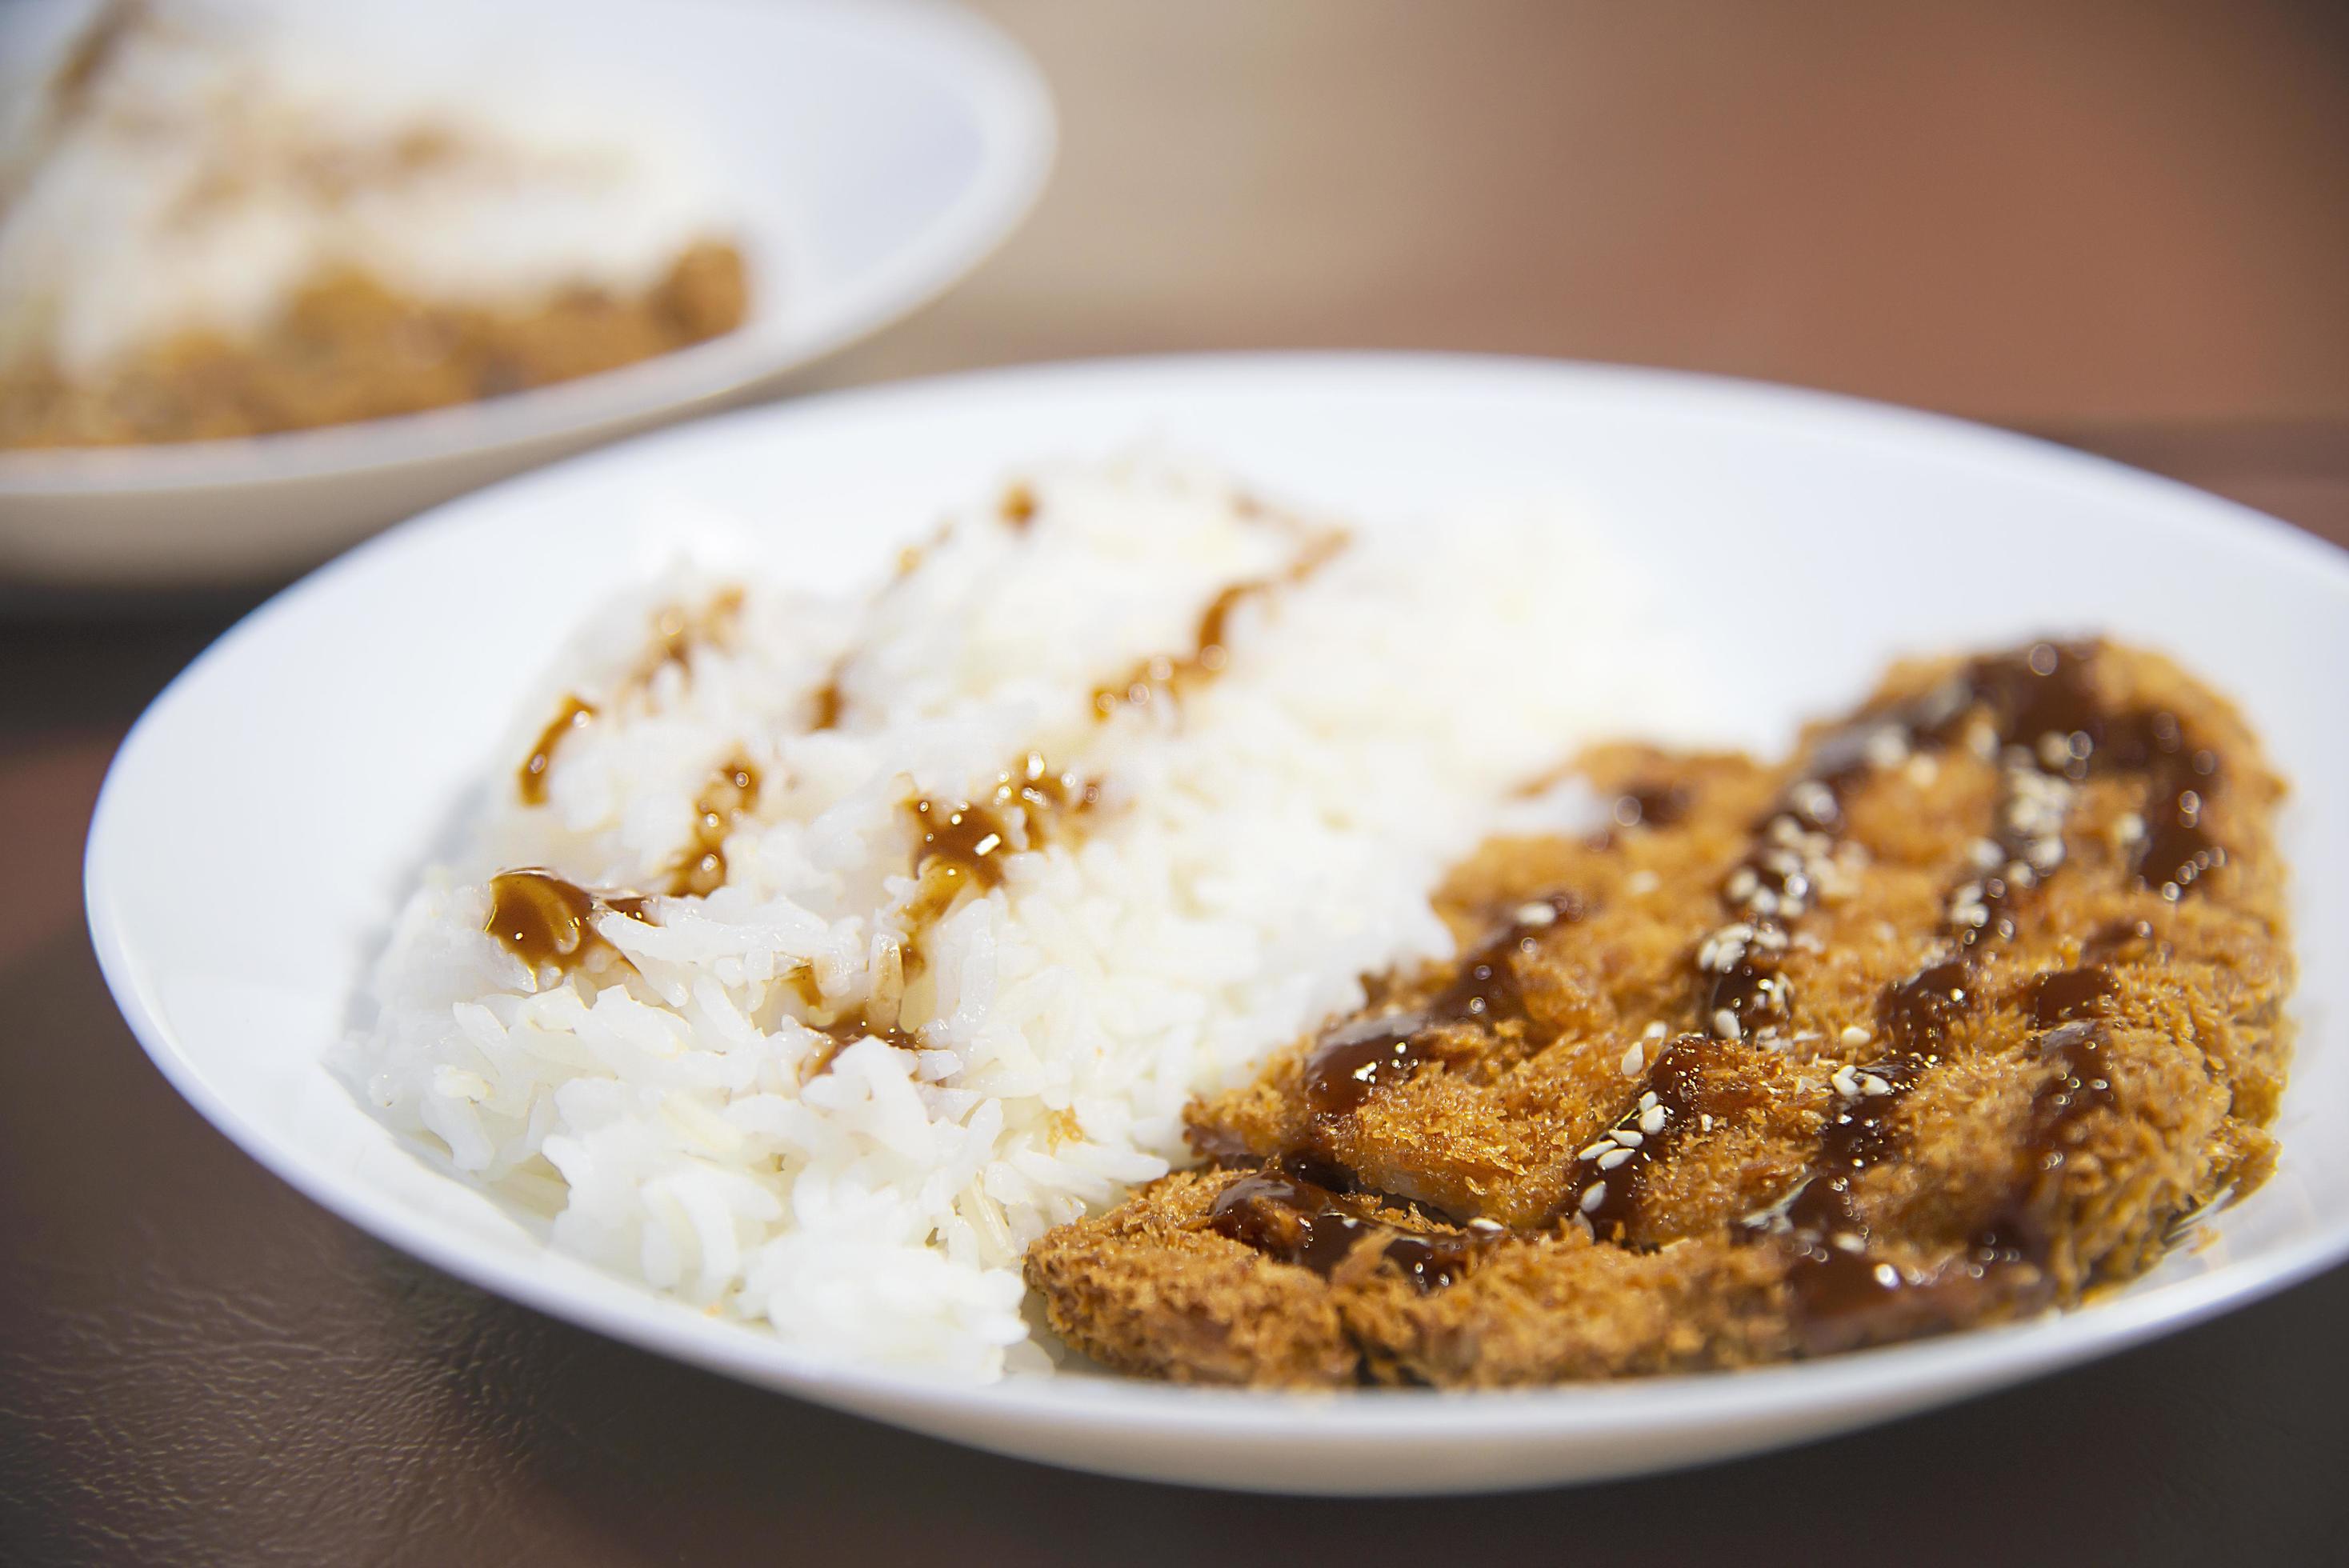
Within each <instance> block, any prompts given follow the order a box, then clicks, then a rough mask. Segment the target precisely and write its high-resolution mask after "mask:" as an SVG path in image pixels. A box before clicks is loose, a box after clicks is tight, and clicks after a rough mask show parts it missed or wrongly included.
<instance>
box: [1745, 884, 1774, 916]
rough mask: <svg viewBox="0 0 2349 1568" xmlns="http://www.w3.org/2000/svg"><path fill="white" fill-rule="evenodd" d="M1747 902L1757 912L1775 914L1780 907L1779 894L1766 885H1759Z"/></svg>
mask: <svg viewBox="0 0 2349 1568" xmlns="http://www.w3.org/2000/svg"><path fill="white" fill-rule="evenodd" d="M1745 904H1746V907H1747V908H1749V909H1751V910H1752V911H1753V912H1754V913H1756V914H1775V913H1778V908H1779V905H1778V895H1777V894H1776V893H1775V892H1771V891H1770V890H1769V889H1768V888H1766V887H1757V888H1755V889H1754V892H1753V896H1752V897H1750V898H1748V899H1747V900H1746V901H1745Z"/></svg>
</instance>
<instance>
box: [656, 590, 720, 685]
mask: <svg viewBox="0 0 2349 1568" xmlns="http://www.w3.org/2000/svg"><path fill="white" fill-rule="evenodd" d="M741 613H742V590H741V589H740V588H720V589H719V591H718V592H717V593H712V594H711V595H710V596H709V603H705V604H704V605H702V607H701V608H700V609H699V610H698V611H688V610H687V609H686V608H685V606H684V605H682V604H664V605H663V606H661V608H660V609H659V610H657V611H656V612H654V614H653V646H652V649H651V651H650V652H649V653H647V655H646V656H645V660H644V663H643V664H642V665H639V666H638V668H637V670H636V683H637V684H638V685H640V686H644V685H650V684H651V682H652V678H653V676H657V675H658V674H659V673H660V668H661V666H662V665H676V666H677V667H678V668H679V669H681V670H683V671H685V672H686V673H687V674H688V675H690V674H691V673H692V671H693V655H694V652H695V650H696V649H698V648H702V647H708V646H722V645H724V644H725V643H726V641H727V639H728V638H729V637H730V635H731V634H732V633H733V629H734V622H735V620H736V618H737V617H738V616H740V614H741Z"/></svg>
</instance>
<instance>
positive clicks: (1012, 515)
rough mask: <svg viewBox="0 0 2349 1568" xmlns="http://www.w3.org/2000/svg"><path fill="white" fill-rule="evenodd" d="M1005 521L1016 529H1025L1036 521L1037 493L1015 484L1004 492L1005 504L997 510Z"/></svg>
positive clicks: (1022, 485)
mask: <svg viewBox="0 0 2349 1568" xmlns="http://www.w3.org/2000/svg"><path fill="white" fill-rule="evenodd" d="M997 511H998V512H999V515H1000V516H1001V517H1002V519H1003V521H1005V522H1007V523H1009V524H1010V525H1011V526H1012V527H1013V528H1016V529H1024V528H1026V527H1027V526H1028V525H1029V524H1030V523H1031V522H1033V521H1036V492H1035V491H1034V490H1030V488H1029V487H1028V486H1026V485H1024V484H1015V485H1011V486H1009V488H1007V489H1006V490H1004V492H1003V504H1002V505H1001V506H1000V507H999V508H998V509H997Z"/></svg>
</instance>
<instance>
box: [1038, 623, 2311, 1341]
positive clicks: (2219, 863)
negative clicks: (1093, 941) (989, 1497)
mask: <svg viewBox="0 0 2349 1568" xmlns="http://www.w3.org/2000/svg"><path fill="white" fill-rule="evenodd" d="M1578 772H1579V773H1580V775H1581V777H1583V778H1584V779H1587V780H1588V782H1589V784H1590V785H1591V786H1593V787H1594V788H1595V789H1597V790H1598V792H1599V795H1600V796H1601V797H1602V798H1603V799H1609V800H1611V801H1612V802H1613V803H1614V817H1615V819H1616V821H1617V823H1618V825H1617V826H1616V827H1614V828H1612V829H1610V830H1608V831H1606V832H1605V833H1603V834H1601V835H1599V836H1597V837H1595V838H1593V837H1536V838H1512V839H1506V840H1500V841H1494V842H1491V843H1488V844H1487V845H1485V847H1484V848H1483V849H1482V850H1481V851H1479V852H1477V853H1476V854H1475V856H1474V857H1473V858H1472V859H1470V860H1469V861H1467V862H1466V863H1465V864H1464V865H1463V866H1461V867H1459V868H1458V869H1457V871H1456V872H1455V873H1454V875H1453V877H1452V878H1451V879H1450V882H1449V884H1448V885H1447V886H1446V888H1445V889H1444V892H1443V894H1442V897H1441V904H1442V907H1443V908H1444V912H1445V914H1446V918H1447V919H1448V920H1449V921H1450V923H1452V925H1453V928H1454V934H1455V935H1456V936H1457V937H1458V939H1459V943H1460V948H1461V956H1460V957H1459V958H1458V959H1457V960H1455V961H1454V962H1452V963H1450V964H1446V965H1437V966H1434V967H1433V968H1431V969H1429V970H1427V971H1425V972H1423V973H1418V974H1413V975H1401V976H1392V977H1388V978H1387V979H1386V980H1384V981H1383V982H1381V984H1379V985H1375V986H1373V1000H1372V1001H1371V1005H1370V1006H1367V1007H1366V1008H1365V1009H1363V1011H1362V1012H1361V1013H1360V1014H1358V1015H1357V1016H1353V1017H1350V1018H1347V1019H1342V1020H1340V1021H1338V1022H1336V1023H1335V1024H1333V1025H1332V1026H1330V1027H1329V1028H1327V1029H1325V1030H1324V1031H1323V1032H1322V1033H1320V1034H1319V1036H1318V1037H1315V1038H1312V1039H1309V1040H1306V1041H1302V1042H1299V1044H1298V1045H1297V1046H1296V1047H1292V1048H1290V1049H1288V1051H1286V1052H1284V1053H1282V1054H1281V1055H1280V1056H1279V1057H1277V1058H1276V1059H1274V1060H1273V1061H1272V1062H1271V1063H1270V1064H1269V1065H1268V1067H1267V1068H1266V1069H1265V1070H1264V1072H1263V1073H1262V1074H1261V1076H1260V1077H1259V1078H1257V1081H1256V1082H1254V1083H1253V1084H1251V1085H1249V1086H1247V1087H1246V1088H1240V1089H1237V1090H1236V1091H1234V1092H1231V1093H1228V1094H1225V1095H1222V1096H1220V1097H1217V1098H1215V1099H1209V1100H1207V1101H1206V1102H1204V1103H1201V1104H1198V1105H1195V1106H1194V1107H1193V1108H1192V1110H1191V1113H1190V1131H1191V1138H1192V1141H1193V1142H1194V1144H1195V1147H1196V1148H1197V1149H1198V1150H1199V1152H1200V1153H1201V1154H1202V1155H1203V1156H1205V1157H1206V1158H1208V1159H1209V1160H1211V1161H1213V1162H1214V1163H1212V1164H1211V1165H1209V1166H1208V1167H1207V1168H1205V1169H1200V1170H1195V1171H1178V1172H1176V1173H1174V1174H1173V1175H1170V1176H1168V1177H1166V1178H1164V1179H1163V1180H1162V1181H1158V1182H1155V1183H1154V1184H1152V1185H1151V1186H1150V1187H1148V1188H1146V1189H1144V1190H1143V1191H1141V1192H1139V1193H1138V1194H1136V1195H1135V1196H1134V1197H1133V1199H1132V1200H1130V1201H1129V1202H1126V1203H1125V1204H1124V1205H1123V1206H1122V1207H1120V1208H1118V1209H1116V1210H1114V1211H1112V1212H1109V1213H1106V1214H1103V1215H1101V1216H1099V1217H1095V1218H1089V1219H1084V1220H1080V1221H1078V1222H1073V1223H1071V1224H1068V1225H1064V1226H1061V1227H1060V1228H1058V1229H1057V1230H1054V1231H1052V1232H1050V1233H1048V1234H1047V1235H1045V1236H1044V1237H1043V1238H1041V1239H1040V1241H1039V1242H1037V1243H1035V1244H1034V1245H1033V1246H1032V1247H1031V1248H1030V1251H1029V1253H1028V1258H1027V1275H1028V1279H1029V1281H1030V1284H1032V1285H1033V1286H1034V1288H1035V1289H1036V1290H1037V1291H1038V1292H1039V1293H1040V1295H1041V1296H1042V1299H1043V1302H1044V1305H1045V1308H1046V1312H1047V1315H1048V1316H1049V1317H1050V1322H1051V1324H1052V1326H1053V1327H1054V1328H1055V1329H1056V1330H1057V1331H1058V1332H1059V1333H1060V1334H1061V1336H1062V1337H1063V1338H1064V1339H1065V1340H1067V1341H1068V1342H1069V1343H1070V1344H1071V1345H1072V1346H1075V1347H1077V1348H1079V1349H1081V1350H1082V1351H1083V1352H1085V1353H1086V1354H1088V1355H1090V1356H1092V1357H1094V1358H1096V1359H1098V1360H1100V1361H1102V1362H1104V1363H1106V1364H1108V1365H1109V1366H1111V1367H1117V1368H1121V1369H1123V1370H1126V1371H1130V1372H1135V1373H1140V1374H1143V1375H1147V1376H1154V1377H1168V1378H1174V1379H1177V1380H1182V1381H1193V1382H1214V1383H1256V1384H1284V1385H1312V1384H1340V1385H1342V1384H1352V1383H1357V1382H1377V1383H1412V1384H1435V1385H1502V1384H1526V1383H1543V1382H1551V1381H1557V1380H1562V1379H1569V1378H1584V1377H1620V1376H1627V1375H1633V1374H1639V1373H1646V1372H1661V1371H1672V1370H1688V1369H1694V1368H1701V1367H1737V1366H1746V1365H1753V1364H1756V1363H1762V1362H1768V1361H1775V1360H1782V1359H1786V1358H1790V1357H1804V1356H1811V1355H1818V1354H1823V1353H1827V1352H1832V1351H1837V1350H1841V1349H1847V1348H1851V1347H1855V1346H1864V1345H1869V1344H1878V1343H1883V1342H1887V1341H1890V1340H1898V1339H1903V1338H1909V1337H1913V1336H1920V1335H1926V1334H1934V1333H1941V1332H1946V1331H1949V1330H1951V1329H1956V1328H1961V1327H1965V1326H1971V1325H1974V1324H1982V1323H1991V1322H1996V1321H2001V1320H2004V1319H2011V1318H2013V1317H2017V1316H2021V1315H2029V1314H2033V1313H2036V1312H2039V1311H2043V1310H2045V1309H2046V1308H2048V1307H2051V1306H2061V1305H2073V1304H2075V1303H2077V1302H2078V1301H2079V1300H2080V1299H2081V1297H2082V1295H2084V1294H2085V1292H2087V1291H2089V1290H2090V1289H2092V1288H2094V1287H2095V1286H2098V1285H2100V1284H2108V1283H2113V1282H2118V1281H2121V1280H2126V1279H2127V1278H2130V1277H2132V1276H2133V1275H2135V1274H2139V1273H2142V1272H2143V1271H2144V1270H2146V1269H2147V1268H2148V1267H2150V1266H2151V1265H2152V1264H2154V1263H2155V1262H2156V1261H2158V1259H2159V1257H2160V1256H2161V1255H2162V1253H2164V1251H2165V1250H2166V1248H2167V1247H2168V1245H2169V1244H2170V1243H2171V1242H2172V1240H2173V1239H2174V1237H2175V1235H2176V1233H2177V1232H2178V1228H2179V1227H2180V1226H2181V1225H2182V1224H2183V1223H2185V1222H2187V1221H2189V1219H2190V1218H2191V1217H2193V1216H2195V1215H2198V1214H2199V1213H2200V1212H2202V1211H2204V1210H2205V1209H2207V1208H2209V1206H2210V1205H2212V1204H2214V1203H2216V1202H2220V1201H2222V1200H2224V1199H2226V1198H2228V1197H2229V1196H2230V1195H2238V1196H2239V1195H2240V1194H2241V1193H2242V1192H2245V1191H2249V1190H2250V1189H2251V1187H2252V1186H2254V1185H2256V1184H2257V1182H2258V1181H2260V1180H2261V1178H2262V1177H2263V1176H2264V1175H2265V1173H2266V1171H2267V1170H2268V1168H2269V1165H2270V1163H2271V1161H2272V1158H2273V1144H2272V1141H2271V1139H2270V1138H2269V1136H2268V1134H2267V1133H2266V1132H2265V1131H2264V1130H2263V1129H2264V1128H2265V1127H2266V1125H2267V1124H2268V1123H2269V1122H2270V1120H2271V1119H2272V1118H2273V1116H2274V1114H2275V1109H2276V1105H2277V1100H2278V1097H2279V1096H2280V1094H2281V1092H2282V1087H2283V1080H2284V1074H2285V1069H2286V1065H2287V1060H2288V1057H2289V1046H2290V1042H2289V1037H2288V1031H2287V1028H2286V1026H2285V1022H2284V1018H2283V1014H2282V1004H2283V1001H2284V998H2285V996H2286V995H2287V994H2288V992H2289V990H2290V987H2291V984H2292V955H2291V949H2290V944H2289V938H2288V933H2287V929H2286V924H2285V912H2284V901H2283V891H2282V885H2283V884H2282V867H2281V865H2280V864H2279V862H2278V861H2277V859H2276V855H2275V851H2274V846H2273V842H2272V838H2271V820H2272V818H2273V815H2274V811H2275V808H2276V805H2277V802H2278V801H2279V799H2281V797H2282V784H2281V782H2280V781H2279V780H2278V779H2277V778H2276V777H2275V776H2274V774H2273V773H2272V772H2271V770H2270V769H2269V768H2268V766H2267V765H2266V763H2265V762H2264V761H2263V760H2262V758H2261V753H2260V748H2259V746H2258V743H2257V742H2256V740H2255V739H2254V738H2253V737H2252V736H2251V733H2250V731H2249V730H2248V729H2247V728H2246V727H2245V726H2244V724H2243V722H2242V721H2241V719H2240V717H2238V716H2237V714H2236V713H2235V711H2234V710H2233V708H2232V707H2230V705H2229V704H2228V703H2227V702H2226V701H2225V700H2224V699H2223V698H2220V697H2219V696H2216V695H2214V694H2213V693H2211V692H2210V691H2209V690H2208V689H2207V688H2205V687H2204V686H2200V685H2199V683H2197V682H2196V681H2194V680H2193V679H2192V678H2190V677H2189V676H2186V675H2185V674H2184V673H2183V672H2181V671H2180V670H2178V668H2177V667H2176V666H2175V665H2171V664H2170V663H2169V662H2168V661H2167V660H2165V659H2163V658H2161V657H2159V656H2158V655H2151V654H2147V653H2141V652H2137V651H2133V650H2129V649H2126V648H2122V647H2118V646H2115V645H2108V644H2097V643H2087V644H2066V645H2059V644H2054V643H2039V644H2033V645H2030V646H2028V647H2025V648H2023V649H2020V650H2016V651H2013V652H2011V653H2005V654H2000V655H1990V656H1985V657H1980V658H1973V659H1951V660H1943V661H1938V662H1932V663H1916V664H1908V665H1899V666H1897V667H1896V668H1894V669H1893V670H1892V671H1891V672H1890V673H1889V675H1888V676H1887V677H1886V679H1885V680H1884V682H1883V684H1882V685H1881V686H1880V687H1879V688H1878V691H1877V692H1876V694H1875V695H1874V696H1871V697H1870V698H1869V699H1868V701H1867V702H1866V703H1865V704H1863V705H1862V706H1861V707H1860V708H1859V709H1858V710H1857V712H1856V713H1855V714H1854V715H1852V716H1850V717H1846V718H1843V719H1841V720H1838V721H1836V722H1834V723H1831V724H1826V725H1819V726H1814V727H1811V728H1810V729H1808V730H1807V731H1806V733H1805V736H1804V738H1803V741H1802V744H1801V745H1800V747H1799V748H1797V751H1796V753H1795V757H1794V758H1792V759H1791V760H1789V761H1787V762H1785V763H1784V764H1781V765H1778V766H1775V767H1770V766H1764V765H1763V764H1760V763H1757V762H1755V761H1753V760H1751V759H1748V758H1741V757H1735V756H1727V755H1690V754H1673V753H1666V752H1662V751H1658V750H1654V749H1651V748H1643V747H1636V746H1623V745H1617V746H1607V747H1601V748H1597V749H1595V750H1593V751H1591V752H1589V753H1588V754H1586V755H1585V756H1584V757H1583V758H1580V759H1579V762H1578Z"/></svg>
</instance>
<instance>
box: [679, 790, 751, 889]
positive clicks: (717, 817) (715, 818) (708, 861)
mask: <svg viewBox="0 0 2349 1568" xmlns="http://www.w3.org/2000/svg"><path fill="white" fill-rule="evenodd" d="M758 802H759V770H758V769H757V768H755V767H753V766H752V765H751V764H750V763H749V762H747V761H745V760H743V759H742V758H739V757H737V758H732V759H731V760H730V761H727V762H724V763H721V764H719V768H718V770H717V771H716V772H714V773H712V774H711V775H710V776H709V782H708V783H707V784H704V785H703V786H702V787H701V793H700V795H699V796H698V797H696V799H694V802H693V841H692V842H691V843H690V844H688V845H687V846H686V850H685V852H684V854H683V855H681V856H680V857H678V862H677V864H676V865H675V866H673V867H672V868H670V871H669V885H668V891H669V892H671V893H673V894H676V895H677V896H678V897H684V896H686V895H688V894H692V895H695V896H699V897H707V896H708V895H709V894H710V893H713V892H717V891H718V890H719V888H721V887H724V886H725V885H726V836H727V835H728V834H729V833H730V832H732V831H733V830H734V824H735V823H737V822H739V821H740V820H742V817H743V815H744V814H745V813H747V812H748V811H750V810H751V809H752V808H753V807H754V806H756V805H757V804H758Z"/></svg>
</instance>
